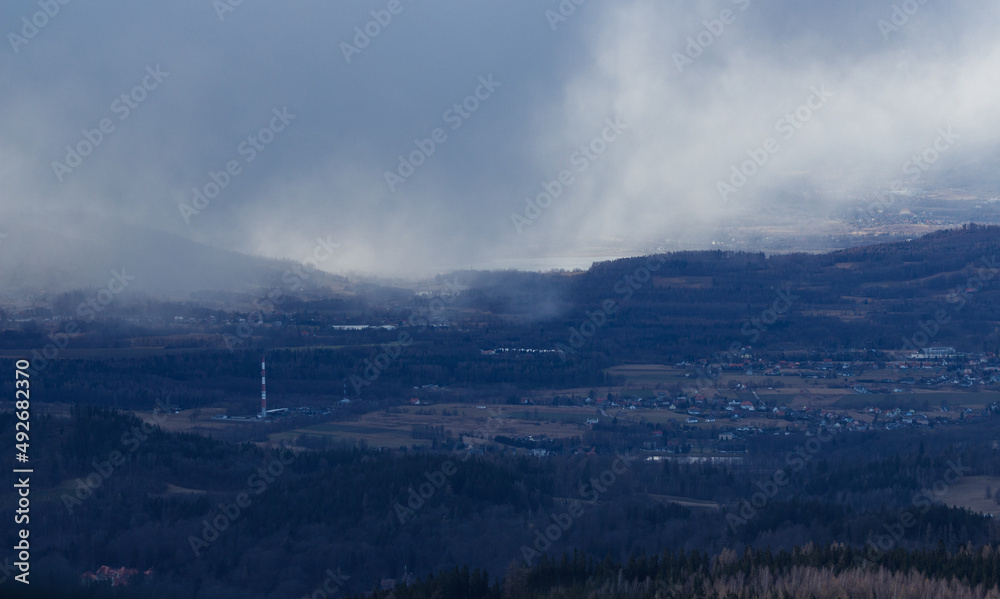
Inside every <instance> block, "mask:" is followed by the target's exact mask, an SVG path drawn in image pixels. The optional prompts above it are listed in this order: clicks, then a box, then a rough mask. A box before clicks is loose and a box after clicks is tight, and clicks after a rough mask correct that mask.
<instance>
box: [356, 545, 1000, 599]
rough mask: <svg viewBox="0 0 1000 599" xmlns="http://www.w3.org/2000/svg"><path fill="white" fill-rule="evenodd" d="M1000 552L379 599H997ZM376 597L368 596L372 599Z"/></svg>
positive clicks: (644, 561) (613, 572)
mask: <svg viewBox="0 0 1000 599" xmlns="http://www.w3.org/2000/svg"><path fill="white" fill-rule="evenodd" d="M998 584H1000V551H998V549H997V547H996V546H995V545H987V546H983V547H973V546H972V545H971V544H970V545H968V546H965V547H962V548H961V549H960V550H959V551H957V552H953V553H949V552H946V551H945V550H944V549H943V548H941V547H939V548H938V549H936V550H933V551H927V550H921V551H906V550H903V549H896V550H894V551H892V552H891V553H889V554H887V555H886V556H885V557H884V558H883V559H882V560H881V561H880V562H878V563H873V562H871V561H870V560H868V558H867V557H866V553H865V552H864V551H859V550H856V549H853V548H851V547H849V546H844V545H840V544H831V545H828V546H820V547H817V546H815V545H814V544H811V543H810V544H808V545H806V546H804V547H801V548H800V547H795V548H793V549H792V550H791V551H780V552H777V553H774V552H772V551H771V550H770V549H766V550H751V549H749V548H748V549H746V550H745V551H743V552H742V553H737V552H735V551H732V550H730V549H723V550H722V551H721V552H720V553H719V554H717V555H715V556H709V555H708V554H706V553H703V552H697V551H690V552H673V551H670V550H667V551H664V552H663V553H661V554H659V555H653V556H651V557H647V556H646V555H638V556H635V555H633V556H632V557H630V558H629V559H628V561H627V562H618V561H615V560H613V559H612V558H610V557H607V558H605V559H603V560H596V559H593V558H591V557H587V556H584V555H582V554H581V553H579V552H573V554H572V555H568V554H563V555H562V557H561V558H558V559H548V558H543V559H542V560H541V561H540V563H539V564H538V565H536V566H534V567H531V568H524V567H522V566H521V565H519V564H517V563H512V564H511V565H510V566H509V567H508V569H507V571H506V573H505V575H504V576H503V577H502V578H496V579H493V580H491V579H490V578H489V576H488V575H487V574H485V573H483V572H481V571H479V570H472V571H471V572H470V571H469V569H468V567H462V568H454V569H452V570H450V571H446V572H441V573H439V574H437V575H436V576H428V577H427V578H426V579H424V580H422V581H419V582H417V583H415V584H412V585H409V586H405V585H397V586H396V587H395V588H394V589H392V590H390V591H380V592H376V593H375V594H374V598H375V599H390V598H391V599H433V598H438V597H440V598H459V597H461V598H463V599H508V598H513V597H517V598H519V599H569V598H573V597H588V598H590V599H723V598H726V599H729V598H731V599H820V598H822V599H826V598H831V599H834V598H839V597H893V598H895V599H910V598H912V599H924V598H926V597H936V598H947V599H973V598H975V599H996V598H997V597H1000V590H998ZM368 596H372V595H368Z"/></svg>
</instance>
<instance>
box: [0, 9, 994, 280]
mask: <svg viewBox="0 0 1000 599" xmlns="http://www.w3.org/2000/svg"><path fill="white" fill-rule="evenodd" d="M61 1H63V2H66V1H67V0H61ZM236 1H237V0H216V1H215V2H213V0H171V1H170V2H150V1H136V0H130V1H125V0H117V1H115V0H109V1H105V2H100V3H95V2H84V1H82V0H74V1H68V3H67V4H65V5H62V4H61V3H58V2H57V0H49V2H50V3H51V4H52V5H53V6H58V13H57V14H54V15H53V16H48V15H45V14H44V12H43V8H42V7H44V6H45V5H46V4H47V2H46V1H45V0H43V1H42V2H38V1H37V0H36V1H30V2H29V1H22V0H16V1H15V0H10V1H5V2H3V3H2V5H0V23H3V28H4V30H3V32H4V34H5V39H6V42H7V43H6V46H5V47H4V48H0V80H2V89H3V93H2V94H0V197H2V200H0V202H2V207H0V217H2V220H0V235H5V234H6V235H10V234H11V232H12V231H16V230H17V229H18V228H22V227H27V228H38V230H44V231H49V232H51V233H52V234H53V235H56V234H60V235H65V236H67V237H86V236H88V235H91V236H93V235H94V234H95V231H102V230H103V227H111V228H114V227H119V226H122V225H128V226H130V227H140V228H143V227H144V228H149V229H154V230H158V231H164V232H167V233H171V234H175V235H179V236H181V237H183V238H187V239H190V240H194V241H198V242H203V243H207V244H209V245H212V246H215V247H218V248H223V249H230V250H236V251H240V252H246V253H250V254H256V255H263V256H268V257H280V258H288V259H292V260H296V261H298V260H301V259H303V258H304V257H307V256H308V255H310V254H312V252H313V250H314V248H315V247H316V246H317V241H316V239H317V237H321V238H323V239H325V240H328V242H329V241H333V242H335V243H336V244H338V245H337V248H336V251H335V252H334V253H333V254H334V255H333V256H332V257H331V258H329V259H328V260H327V261H325V262H323V264H322V267H323V268H324V269H327V270H330V271H333V272H345V271H353V272H360V271H370V272H376V273H382V274H400V273H406V272H408V271H411V270H412V271H416V270H419V271H421V272H427V271H428V270H434V269H445V268H450V267H461V266H469V265H473V264H484V263H490V262H495V261H499V260H504V259H511V258H519V257H545V256H553V255H580V254H582V253H587V252H590V253H593V254H598V255H610V254H613V253H615V252H618V251H629V250H633V249H641V248H645V247H651V248H655V247H656V246H657V244H658V243H660V242H661V241H662V240H664V239H675V238H677V237H681V236H685V237H687V238H694V237H696V236H698V235H700V234H704V235H709V234H710V233H711V231H713V229H714V228H715V227H716V226H717V225H718V223H720V222H732V221H733V219H734V218H737V219H740V218H742V219H747V222H751V221H753V220H754V219H757V218H760V216H759V215H760V214H762V213H765V212H767V211H768V210H769V209H770V210H772V211H773V209H775V208H780V205H781V203H788V202H793V203H795V204H796V206H798V207H799V208H800V209H803V208H804V209H807V210H809V209H812V208H811V206H810V205H804V204H803V203H804V202H809V203H814V204H815V209H816V210H817V211H822V210H827V209H828V208H829V206H830V205H831V204H836V203H837V202H844V201H847V200H848V199H849V198H850V197H851V196H857V195H864V194H866V193H873V192H874V191H876V190H878V189H880V188H882V189H884V188H885V187H886V186H887V185H889V184H890V183H891V182H892V181H894V180H903V181H904V183H905V185H906V186H919V185H921V184H924V183H925V182H926V180H927V179H926V178H924V177H922V178H920V179H919V180H918V179H916V178H915V177H914V176H913V174H912V173H914V172H916V171H913V166H914V165H912V164H911V165H907V164H906V162H907V161H908V160H909V159H910V158H911V157H912V156H913V155H915V154H916V155H920V154H923V153H924V152H925V150H927V149H928V148H931V147H933V146H934V145H935V143H936V144H937V146H938V151H936V152H929V153H928V154H927V156H931V157H935V156H937V155H939V156H940V158H939V159H938V160H937V161H936V162H934V163H933V164H927V165H925V166H927V167H928V168H929V170H928V173H927V176H928V177H929V176H931V175H933V174H934V172H935V171H940V170H942V169H947V168H953V167H955V166H956V165H958V164H960V163H961V162H962V161H970V160H973V159H975V160H978V161H979V162H977V164H981V165H982V166H981V168H985V169H992V170H994V171H995V170H996V164H995V161H994V160H992V159H988V160H985V161H983V159H982V157H983V156H988V157H996V156H997V153H996V147H997V145H996V144H997V137H998V133H1000V111H998V110H997V109H996V101H997V100H996V99H997V97H998V94H997V92H998V86H1000V77H997V67H998V65H1000V38H998V37H997V36H996V32H995V27H996V23H997V22H998V21H997V17H998V16H1000V14H998V13H1000V5H996V4H994V3H982V2H973V1H972V0H957V1H953V2H948V3H944V2H936V1H934V2H927V3H926V4H921V3H920V2H919V1H918V0H911V2H906V3H901V2H898V1H897V2H896V3H895V6H897V7H902V8H899V9H898V10H896V11H895V14H894V4H893V2H889V1H886V2H879V1H870V0H869V1H860V0H846V1H843V2H801V1H792V0H780V1H774V2H766V3H765V2H763V1H761V0H738V1H734V0H714V1H696V2H683V3H682V2H674V1H668V0H615V1H613V2H611V1H600V0H586V1H583V2H582V3H581V4H579V5H577V4H576V3H574V2H572V1H571V0H564V1H563V2H561V3H560V2H559V1H558V0H504V1H503V2H499V1H490V2H487V1H485V0H461V1H459V0H399V2H390V1H388V0H378V1H359V0H350V1H344V0H339V1H334V2H329V1H327V2H321V1H319V0H298V1H296V2H264V1H262V0H244V1H243V2H242V3H240V4H239V5H238V6H236V7H231V6H229V3H230V2H233V3H235V2H236ZM577 1H578V2H579V1H580V0H577ZM571 9H572V10H571ZM904 9H905V10H904ZM391 10H394V11H395V14H392V12H391ZM49 11H50V12H54V8H53V7H49ZM372 11H375V15H374V16H373V13H372ZM560 11H561V12H562V14H560ZM907 12H909V13H912V14H907ZM39 15H41V16H39ZM389 17H391V20H390V19H389ZM376 19H378V20H381V21H382V23H383V24H380V23H377V22H376ZM894 19H895V20H894ZM32 21H34V23H33V24H32ZM880 21H881V24H880ZM26 22H27V23H28V24H26ZM366 29H367V31H368V33H367V34H366V33H364V32H365V30H366ZM359 30H360V31H361V32H362V33H361V34H360V35H359V33H358V32H359ZM373 34H374V35H373ZM689 37H690V38H691V39H690V40H689V39H688V38H689ZM692 43H693V44H694V45H692ZM144 86H145V87H144ZM477 94H478V97H477ZM123 95H124V98H123ZM456 104H459V107H458V109H456V108H455V105H456ZM463 105H464V106H463ZM810 105H811V107H810V108H800V107H804V106H810ZM797 110H798V113H797V114H798V116H796V111H797ZM279 114H280V115H282V116H281V117H279V116H276V115H279ZM786 115H791V116H792V117H793V120H794V121H795V122H794V123H793V122H790V121H788V120H785V118H786ZM802 117H805V118H802ZM103 119H107V120H105V121H104V122H103V125H104V127H105V129H106V131H108V132H101V131H100V129H101V126H102V120H103ZM271 127H273V129H271ZM949 127H950V128H951V131H950V132H949V130H948V128H949ZM265 128H267V129H269V130H268V131H265V132H263V134H261V130H262V129H265ZM279 129H280V130H279ZM436 129H439V131H435V130H436ZM85 130H86V131H88V133H86V134H85V133H84V131H85ZM939 131H941V132H943V133H944V136H943V137H942V133H939ZM251 136H253V138H251ZM258 136H259V137H258ZM87 137H90V138H91V139H90V141H88V140H87ZM98 138H101V139H99V141H96V140H98ZM435 139H436V140H437V141H434V140H435ZM416 140H422V141H421V144H420V145H423V147H424V148H425V149H427V148H430V142H426V141H423V140H431V142H432V143H433V145H434V149H433V154H431V155H429V156H423V151H422V150H418V145H417V144H416V143H415V141H416ZM267 141H270V143H267V144H266V145H265V143H264V142H267ZM90 145H93V146H96V147H94V148H93V149H92V151H91V152H90V153H89V155H87V156H80V157H79V163H78V164H77V162H76V158H75V157H74V156H72V155H70V156H68V155H67V154H71V153H70V152H68V151H67V146H70V148H72V149H74V150H82V152H81V153H86V151H87V150H88V148H89V146H90ZM581 147H585V148H589V149H588V150H587V151H586V152H581V151H580V149H581ZM761 148H763V149H762V150H761ZM415 151H416V152H418V153H419V154H415V155H413V156H415V158H416V160H415V161H416V162H422V164H420V165H419V166H415V168H413V169H412V174H411V173H410V170H409V166H412V164H411V165H407V166H404V167H402V169H400V156H403V157H405V158H406V159H407V161H409V158H410V156H411V154H412V153H413V152H415ZM748 151H751V153H750V154H748ZM761 152H764V154H762V153H761ZM751 155H753V156H756V158H757V161H758V162H763V164H761V165H760V166H757V165H744V162H745V161H747V160H751ZM765 156H766V161H763V160H762V158H764V157H765ZM251 157H252V160H250V158H251ZM68 161H69V162H68ZM73 164H76V166H75V167H74V166H72V165H73ZM227 165H228V166H229V167H230V170H231V173H227V174H225V175H222V174H219V173H224V172H225V171H226V169H227ZM740 165H743V166H744V170H745V171H750V172H753V174H752V175H751V176H749V177H746V179H745V181H743V179H742V178H741V177H740V176H739V175H737V176H736V177H735V178H733V167H734V166H736V167H737V169H738V168H739V167H740ZM904 169H909V171H905V170H904ZM563 171H566V172H563ZM211 173H216V176H215V181H213V177H212V175H211ZM232 173H235V174H232ZM387 173H392V175H391V176H388V177H387ZM560 177H562V179H563V182H561V183H558V184H554V183H550V184H549V187H550V188H551V189H552V190H557V189H558V188H559V187H562V190H561V191H560V192H559V193H558V196H559V197H557V198H554V199H553V200H552V201H551V203H548V202H547V201H546V199H545V197H544V196H543V197H542V201H543V203H545V204H546V206H543V207H540V208H538V209H534V208H530V207H526V203H525V198H528V197H531V198H535V197H536V196H538V194H540V193H542V192H543V191H545V189H544V187H543V184H545V183H548V182H552V181H559V179H560ZM227 179H228V181H227ZM387 179H388V180H387ZM720 182H721V183H723V184H725V185H721V184H720ZM221 183H226V185H225V188H224V189H221V190H220V191H219V193H218V195H217V196H216V197H214V198H213V199H208V201H207V202H205V201H203V200H199V201H198V203H196V201H195V192H194V190H195V189H196V188H197V189H201V190H203V191H207V192H209V193H212V194H214V192H215V191H216V190H215V189H214V187H213V186H214V185H215V184H220V187H221ZM726 185H731V186H732V188H729V187H726ZM803 189H807V190H810V192H809V193H808V194H805V195H799V192H800V191H801V190H803ZM185 205H186V206H188V207H190V208H191V210H189V209H186V208H184V206H185ZM199 206H200V209H199ZM192 210H197V212H193V211H192ZM515 215H516V216H515ZM38 241H39V240H38V239H35V242H38ZM2 244H3V238H2V237H0V251H3V249H4V248H3V245H2ZM9 246H10V243H9V242H8V247H9ZM122 251H127V250H125V249H123V250H122ZM46 260H56V261H58V260H59V257H58V256H50V257H47V258H46ZM39 264H40V265H39V266H38V267H39V268H45V265H44V262H42V263H39ZM196 267H197V265H191V268H196Z"/></svg>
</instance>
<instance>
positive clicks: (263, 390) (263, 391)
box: [260, 355, 267, 418]
mask: <svg viewBox="0 0 1000 599" xmlns="http://www.w3.org/2000/svg"><path fill="white" fill-rule="evenodd" d="M260 417H261V418H267V385H266V383H265V378H264V356H263V355H261V357H260Z"/></svg>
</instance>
